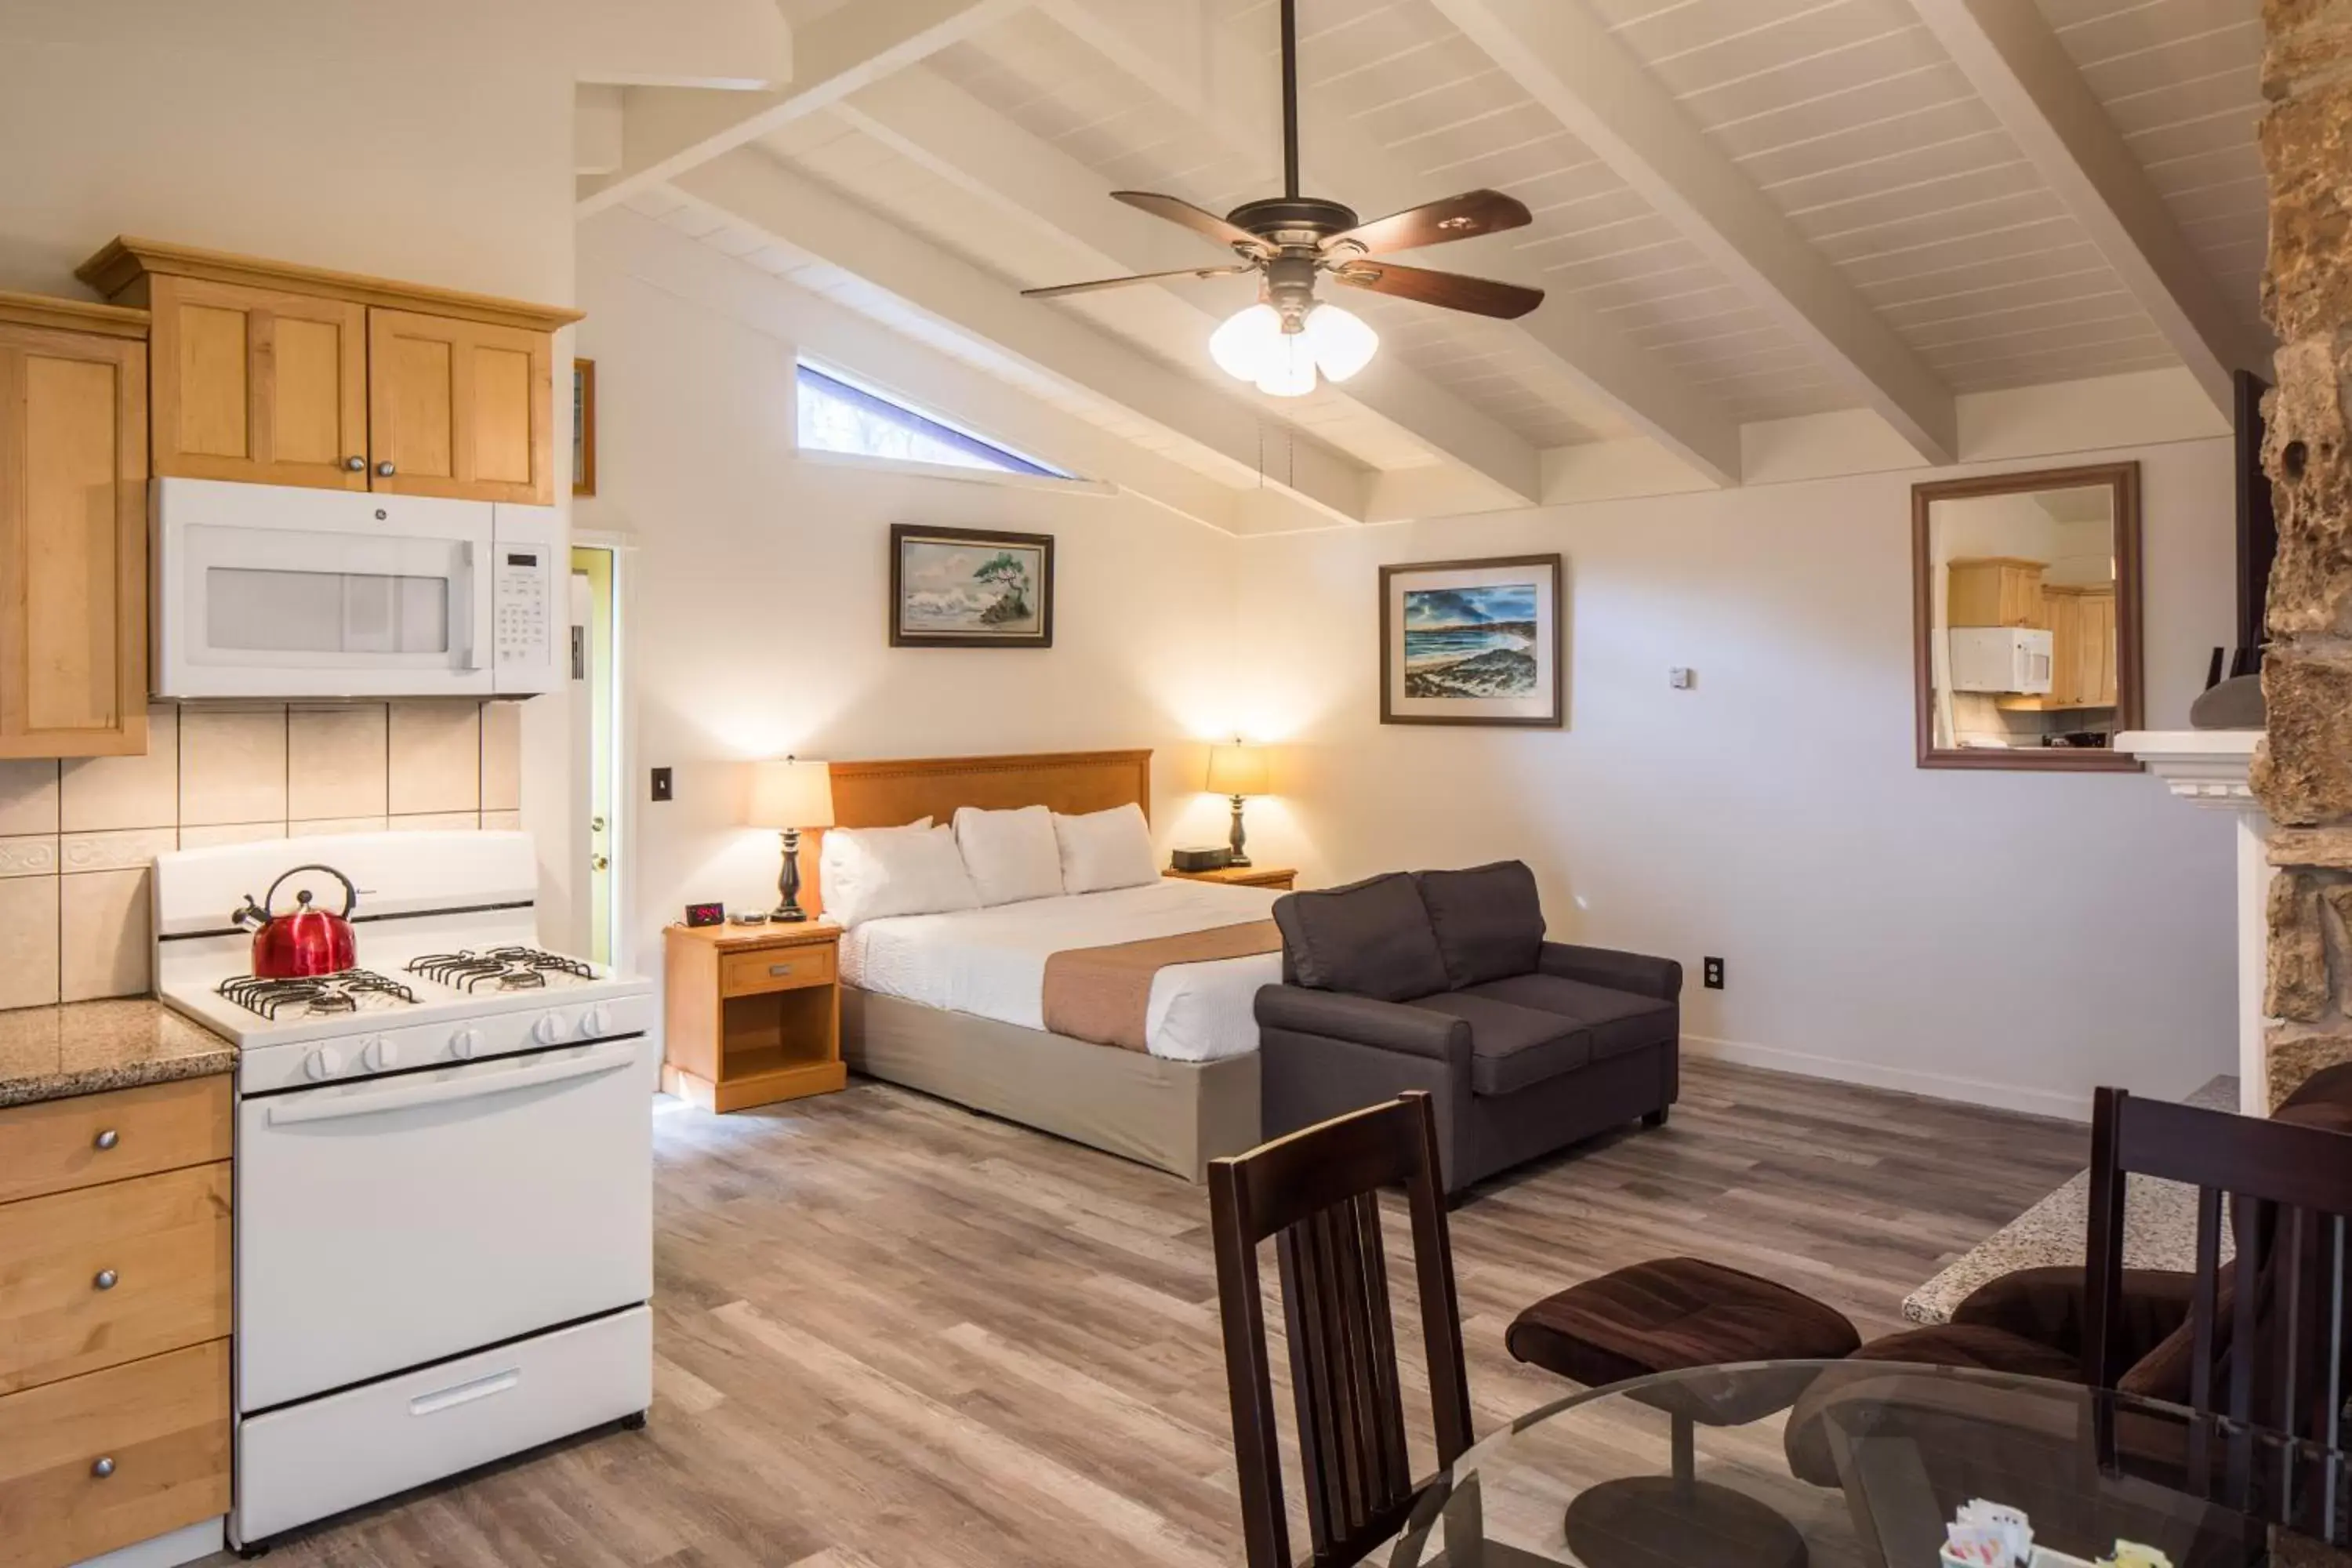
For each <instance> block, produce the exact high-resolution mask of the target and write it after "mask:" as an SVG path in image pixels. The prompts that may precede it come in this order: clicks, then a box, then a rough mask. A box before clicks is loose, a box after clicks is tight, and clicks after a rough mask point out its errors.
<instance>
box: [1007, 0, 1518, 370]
mask: <svg viewBox="0 0 2352 1568" xmlns="http://www.w3.org/2000/svg"><path fill="white" fill-rule="evenodd" d="M1282 177H1283V179H1282V183H1283V194H1282V195H1278V196H1268V197H1266V198H1265V199H1264V200H1261V201H1255V202H1244V203H1243V204H1242V205H1240V206H1237V207H1235V208H1234V210H1233V211H1231V212H1229V213H1227V214H1226V215H1225V216H1223V217H1219V216H1217V215H1216V214H1214V213H1213V212H1210V211H1208V210H1207V209H1206V208H1203V207H1197V206H1194V205H1192V203H1190V202H1187V201H1181V200H1179V199H1178V198H1177V197H1175V196H1169V195H1160V194H1159V193H1158V192H1155V191H1113V192H1112V193H1111V195H1112V196H1113V197H1114V198H1115V199H1117V200H1118V201H1122V202H1125V203H1126V204H1127V205H1129V206H1131V207H1135V208H1138V209H1139V210H1140V211H1143V212H1147V213H1150V215H1151V216H1154V217H1160V218H1166V219H1167V220H1168V221H1169V222H1171V223H1175V224H1181V225H1183V226H1185V227H1186V228H1189V229H1191V230H1192V232H1193V233H1195V234H1197V235H1200V236H1202V237H1203V238H1207V239H1212V240H1214V241H1215V242H1216V243H1218V244H1219V245H1223V246H1227V247H1231V248H1232V250H1233V251H1234V254H1235V255H1236V256H1238V257H1239V258H1241V259H1240V260H1239V261H1238V262H1236V263H1234V264H1231V265H1227V266H1218V267H1186V268H1176V269H1175V270H1173V271H1169V272H1144V273H1139V274H1137V275H1135V276H1134V277H1130V278H1103V279H1096V280H1094V281H1092V282H1087V283H1063V284H1059V285H1056V286H1055V287H1053V288H1047V289H1023V290H1022V293H1023V294H1024V296H1025V297H1027V298H1029V299H1032V300H1055V299H1060V298H1062V297H1063V296H1065V295H1070V294H1087V293H1091V292H1093V291H1094V290H1096V289H1123V288H1125V287H1127V286H1128V285H1129V284H1132V283H1162V282H1167V281H1169V280H1171V279H1178V278H1237V277H1242V276H1245V275H1247V274H1250V273H1258V274H1261V275H1263V277H1264V279H1265V282H1264V285H1263V286H1262V288H1261V289H1260V290H1259V295H1258V302H1257V303H1256V304H1255V305H1252V306H1250V307H1249V308H1248V309H1247V310H1242V311H1240V312H1238V313H1236V314H1235V315H1234V316H1233V317H1232V318H1230V319H1229V320H1227V321H1225V323H1224V324H1223V325H1222V326H1220V327H1219V328H1218V329H1217V330H1216V331H1214V332H1213V333H1212V334H1211V335H1210V338H1209V353H1210V356H1211V357H1212V358H1213V359H1214V360H1215V361H1216V362H1217V363H1218V365H1219V366H1220V367H1221V368H1223V370H1224V371H1225V372H1226V373H1227V374H1231V375H1234V376H1236V377H1238V378H1240V379H1241V380H1243V381H1248V382H1255V384H1256V385H1257V388H1258V390H1259V391H1261V392H1265V393H1270V394H1272V395H1275V396H1276V397H1300V396H1304V395H1306V394H1307V393H1310V392H1312V391H1314V390H1315V384H1316V374H1317V373H1318V371H1319V372H1320V373H1321V374H1322V375H1323V377H1324V378H1325V379H1327V380H1330V381H1345V380H1347V379H1348V378H1349V376H1351V375H1353V374H1356V373H1357V372H1358V371H1360V370H1361V369H1363V368H1364V366H1365V365H1367V364H1369V363H1371V359H1372V355H1373V354H1374V353H1376V352H1378V350H1379V348H1380V346H1381V340H1380V336H1379V334H1378V333H1376V332H1374V331H1372V329H1371V328H1370V327H1369V326H1367V325H1366V324H1365V323H1364V321H1362V320H1361V318H1360V317H1358V316H1356V315H1355V314H1354V313H1353V312H1351V311H1348V310H1341V309H1340V308H1339V306H1337V305H1333V304H1328V303H1326V302H1323V301H1320V300H1317V299H1316V298H1315V284H1316V280H1317V279H1318V278H1325V277H1328V278H1329V279H1331V280H1332V281H1333V282H1334V283H1340V284H1344V285H1346V286H1347V287H1349V288H1350V289H1370V290H1371V291H1372V292H1373V293H1375V294H1389V295H1393V296H1395V297H1396V298H1398V299H1401V300H1418V301H1420V302H1421V303H1423V304H1424V305H1437V306H1441V307H1443V308H1444V309H1445V310H1467V311H1470V312H1472V313H1473V314H1475V315H1481V316H1495V317H1498V318H1500V319H1502V320H1504V321H1510V320H1513V319H1515V318H1517V317H1519V316H1524V315H1526V314H1527V313H1528V311H1530V310H1534V309H1535V308H1536V307H1537V306H1538V305H1540V304H1542V303H1543V298H1544V297H1543V290H1542V289H1523V288H1521V287H1519V286H1518V285H1517V284H1516V283H1497V282H1495V281H1493V280H1491V279H1485V278H1472V277H1468V276H1465V274H1463V273H1459V272H1433V271H1431V270H1430V269H1428V268H1423V267H1406V266H1402V265H1400V264H1399V263H1397V262H1393V261H1387V260H1380V259H1375V258H1379V257H1382V256H1385V255H1386V254H1387V253H1388V252H1390V251H1392V250H1412V249H1415V248H1418V247H1421V246H1424V245H1442V244H1444V243H1445V242H1446V241H1448V240H1454V239H1475V238H1476V237H1478V236H1480V235H1483V234H1496V233H1500V232H1501V231H1502V230H1504V229H1509V228H1517V227H1519V226H1521V225H1523V224H1527V223H1529V222H1531V221H1533V216H1532V215H1531V214H1529V213H1528V209H1527V207H1526V206H1525V205H1522V204H1521V203H1519V202H1517V201H1516V200H1514V199H1513V198H1511V197H1509V196H1507V195H1503V194H1502V193H1501V192H1500V191H1485V190H1480V191H1465V192H1464V193H1462V194H1461V195H1455V196H1447V197H1445V198H1444V199H1443V200H1441V201H1434V202H1424V203H1423V204H1422V205H1420V206H1417V207H1409V208H1407V209H1406V210H1405V211H1403V212H1401V213H1392V214H1391V215H1390V216H1387V217H1384V218H1376V219H1374V220H1373V221H1372V222H1370V223H1365V222H1363V221H1362V220H1360V218H1358V217H1357V216H1356V213H1355V210H1354V209H1353V208H1351V207H1348V206H1345V205H1341V204H1340V203H1339V202H1334V201H1326V200H1324V199H1322V198H1321V197H1318V196H1303V195H1299V194H1298V16H1297V0H1282Z"/></svg>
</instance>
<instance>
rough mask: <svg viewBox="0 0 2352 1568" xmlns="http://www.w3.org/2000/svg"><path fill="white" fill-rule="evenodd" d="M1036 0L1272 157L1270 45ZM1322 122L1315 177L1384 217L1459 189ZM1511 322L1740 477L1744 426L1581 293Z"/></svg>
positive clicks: (1311, 150) (1277, 133) (1489, 249)
mask: <svg viewBox="0 0 2352 1568" xmlns="http://www.w3.org/2000/svg"><path fill="white" fill-rule="evenodd" d="M1038 8H1039V9H1040V10H1042V11H1044V12H1045V14H1046V15H1048V16H1052V17H1053V18H1054V20H1055V22H1057V23H1058V24H1060V25H1061V26H1063V27H1064V28H1065V29H1066V30H1067V31H1069V32H1070V33H1072V34H1074V35H1076V37H1078V38H1079V39H1081V40H1082V41H1084V42H1085V43H1087V45H1089V46H1090V47H1093V48H1094V49H1095V50H1096V51H1097V53H1099V54H1101V55H1102V56H1103V57H1104V58H1107V59H1108V60H1109V61H1110V62H1111V63H1112V64H1114V65H1116V66H1118V68H1120V69H1122V70H1124V71H1126V72H1127V73H1128V74H1129V76H1132V77H1134V78H1135V79H1137V80H1138V81H1141V82H1145V83H1148V84H1149V85H1150V86H1151V87H1153V88H1155V89H1158V90H1159V91H1160V93H1161V95H1162V96H1163V97H1165V98H1166V99H1167V100H1168V101H1169V102H1170V103H1171V105H1173V106H1174V107H1175V108H1176V109H1178V110H1180V111H1181V112H1182V113H1184V114H1185V115H1187V116H1188V117H1189V118H1190V119H1191V120H1192V121H1193V122H1194V125H1195V127H1196V128H1197V129H1198V130H1199V131H1200V132H1201V133H1202V134H1203V135H1209V136H1214V137H1216V138H1218V139H1220V140H1221V141H1223V142H1224V143H1225V145H1227V146H1228V147H1229V148H1231V149H1233V150H1234V151H1236V152H1242V153H1257V154H1260V155H1263V156H1265V158H1266V159H1267V161H1268V163H1269V166H1272V165H1273V163H1274V160H1275V156H1276V153H1278V151H1279V149H1280V147H1281V135H1282V127H1281V122H1280V119H1279V115H1278V105H1279V103H1280V101H1281V99H1280V82H1279V76H1278V69H1277V67H1276V64H1275V61H1274V58H1273V56H1272V55H1271V54H1270V53H1261V52H1253V51H1250V50H1247V49H1243V48H1240V47H1236V46H1235V45H1234V42H1233V40H1232V39H1231V38H1230V37H1228V36H1226V34H1225V31H1224V30H1223V29H1222V28H1220V29H1218V30H1217V32H1216V34H1215V36H1214V37H1211V38H1209V39H1208V40H1206V42H1207V48H1208V53H1207V58H1195V59H1191V60H1181V59H1180V60H1176V61H1173V62H1171V59H1170V58H1168V57H1169V56H1170V55H1171V53H1181V51H1179V50H1176V49H1175V48H1174V47H1173V40H1171V37H1168V36H1165V35H1164V31H1163V34H1162V35H1155V34H1154V33H1153V32H1152V31H1151V26H1150V24H1151V22H1152V20H1153V15H1152V13H1150V11H1149V10H1147V9H1146V8H1145V5H1144V0H1038ZM1194 53H1195V54H1196V55H1197V54H1198V53H1199V51H1198V50H1197V49H1196V50H1195V51H1194ZM1318 129H1320V127H1318V126H1314V125H1310V127H1309V128H1308V130H1307V133H1306V135H1305V137H1304V142H1305V146H1304V149H1303V151H1304V161H1305V163H1306V164H1307V169H1308V171H1309V173H1310V174H1311V176H1312V177H1311V178H1310V179H1309V180H1308V182H1307V183H1308V184H1309V185H1310V186H1312V187H1314V188H1315V191H1316V194H1318V195H1328V196H1330V197H1332V198H1334V199H1337V200H1343V201H1345V202H1347V203H1348V204H1349V205H1350V206H1353V207H1355V208H1356V210H1357V211H1359V212H1360V213H1362V214H1363V215H1364V216H1367V217H1376V216H1381V215H1382V214H1386V213H1391V212H1396V211H1399V210H1402V208H1405V207H1409V206H1412V205H1415V204H1417V203H1420V202H1424V201H1430V200H1433V199H1435V198H1436V197H1439V196H1444V195H1452V194H1453V193H1452V192H1451V191H1446V190H1431V189H1428V188H1426V186H1427V183H1426V182H1425V181H1417V180H1412V179H1409V178H1408V177H1406V174H1405V173H1404V171H1403V170H1402V169H1401V168H1399V167H1398V166H1397V164H1396V162H1395V161H1394V160H1393V159H1391V158H1390V157H1389V156H1388V155H1387V154H1386V153H1382V152H1381V151H1380V150H1379V149H1378V148H1376V147H1374V146H1373V145H1371V144H1370V142H1366V141H1365V140H1364V139H1363V137H1362V136H1361V135H1360V134H1355V133H1354V132H1355V131H1356V128H1354V127H1345V126H1336V125H1335V126H1332V127H1330V128H1329V131H1328V133H1325V134H1318V133H1317V132H1318ZM1267 194H1268V195H1273V194H1275V193H1274V192H1273V191H1271V190H1269V192H1268V193H1267ZM1412 259H1413V261H1414V262H1415V263H1417V264H1421V265H1426V266H1432V267H1438V268H1448V269H1455V270H1460V271H1465V272H1475V273H1478V274H1479V275H1481V276H1483V277H1488V278H1493V279H1498V280H1500V281H1502V282H1507V283H1517V284H1519V285H1521V286H1522V287H1525V288H1530V289H1542V288H1546V287H1547V285H1548V283H1549V279H1547V278H1546V277H1545V276H1544V274H1543V272H1542V270H1541V268H1538V266H1537V265H1536V264H1535V263H1534V262H1533V261H1532V260H1531V259H1529V258H1527V257H1526V256H1525V255H1524V254H1522V253H1521V252H1519V251H1517V249H1515V248H1513V247H1508V246H1507V245H1505V244H1504V243H1502V241H1501V240H1500V239H1497V238H1488V239H1484V240H1472V241H1467V242H1464V243H1461V244H1455V245H1449V246H1447V247H1444V251H1443V253H1442V254H1433V255H1429V256H1426V257H1423V256H1415V257H1413V258H1412ZM1512 326H1513V327H1514V328H1515V329H1516V330H1517V331H1519V332H1521V333H1523V334H1524V335H1525V336H1526V337H1527V338H1528V341H1529V342H1532V343H1534V344H1535V345H1536V346H1537V347H1538V348H1539V349H1541V350H1542V351H1544V353H1547V354H1548V355H1549V356H1550V357H1551V358H1552V359H1553V360H1554V361H1555V362H1556V363H1557V364H1558V366H1559V370H1560V371H1561V372H1562V373H1563V374H1565V375H1567V376H1568V377H1569V379H1570V380H1571V381H1573V382H1574V383H1575V384H1577V386H1578V388H1579V390H1580V391H1581V392H1582V393H1583V394H1584V395H1586V396H1588V397H1590V398H1591V400H1592V401H1594V402H1596V403H1598V404H1600V405H1602V406H1603V407H1606V408H1608V409H1610V410H1612V412H1614V413H1615V414H1616V415H1617V416H1619V417H1621V418H1622V419H1623V420H1624V421H1625V422H1626V423H1627V424H1629V425H1631V426H1633V428H1634V429H1635V430H1636V431H1638V432H1640V433H1641V434H1642V435H1644V436H1646V437H1650V438H1651V439H1652V440H1654V441H1656V442H1657V443H1658V444H1659V445H1660V446H1662V447H1665V448H1666V450H1667V451H1668V452H1670V453H1671V454H1673V455H1674V457H1675V458H1677V459H1678V460H1680V461H1681V462H1682V463H1684V464H1685V465H1687V466H1688V467H1689V468H1692V469H1693V470H1695V471H1696V473H1697V474H1699V475H1700V476H1701V477H1702V478H1703V479H1706V482H1707V483H1708V484H1710V485H1716V486H1725V485H1736V484H1738V482H1739V427H1738V425H1737V424H1736V423H1734V422H1733V420H1732V419H1731V418H1730V417H1729V416H1727V415H1725V414H1724V413H1722V412H1721V411H1719V410H1718V409H1717V408H1716V407H1714V406H1713V405H1711V404H1709V403H1708V401H1707V400H1706V397H1704V396H1703V395H1700V394H1699V393H1698V392H1696V390H1694V389H1693V388H1692V387H1691V386H1690V384H1688V383H1687V382H1685V381H1684V380H1683V379H1682V377H1681V376H1679V375H1678V374H1675V372H1674V370H1673V369H1672V368H1671V367H1670V366H1668V365H1666V364H1665V363H1664V362H1662V361H1660V360H1659V359H1658V358H1657V357H1656V356H1655V355H1654V354H1650V353H1645V352H1644V351H1643V350H1641V349H1639V348H1638V347H1636V346H1635V345H1634V344H1633V342H1631V341H1630V340H1629V339H1627V338H1626V337H1625V336H1624V334H1623V333H1622V331H1619V329H1618V328H1617V327H1615V326H1614V325H1612V323H1610V322H1608V321H1604V320H1602V319H1601V317H1600V316H1599V315H1598V314H1596V313H1595V312H1594V311H1592V310H1591V309H1589V308H1588V307H1586V306H1585V305H1584V304H1583V303H1582V302H1580V301H1579V300H1575V299H1574V298H1572V297H1570V296H1567V295H1563V294H1559V293H1554V294H1552V295H1551V296H1550V297H1549V298H1548V299H1547V300H1545V301H1544V303H1543V305H1542V306H1541V307H1540V308H1539V309H1538V310H1536V312H1535V313H1534V314H1533V315H1529V316H1524V317H1521V318H1520V319H1519V320H1518V321H1516V322H1514V323H1512Z"/></svg>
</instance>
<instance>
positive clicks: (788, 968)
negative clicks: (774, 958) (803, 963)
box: [768, 963, 793, 980]
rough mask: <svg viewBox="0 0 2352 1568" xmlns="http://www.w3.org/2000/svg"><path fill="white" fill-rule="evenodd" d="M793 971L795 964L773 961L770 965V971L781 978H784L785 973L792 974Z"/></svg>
mask: <svg viewBox="0 0 2352 1568" xmlns="http://www.w3.org/2000/svg"><path fill="white" fill-rule="evenodd" d="M792 972H793V966H792V965H791V964H789V963H772V964H770V965H768V973H771V974H772V975H774V976H775V977H776V978H777V979H779V980H782V978H783V977H784V976H785V975H787V974H790V973H792Z"/></svg>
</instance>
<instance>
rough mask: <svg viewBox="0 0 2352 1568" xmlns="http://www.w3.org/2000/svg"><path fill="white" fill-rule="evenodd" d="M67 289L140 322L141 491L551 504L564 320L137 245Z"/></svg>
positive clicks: (519, 305)
mask: <svg viewBox="0 0 2352 1568" xmlns="http://www.w3.org/2000/svg"><path fill="white" fill-rule="evenodd" d="M79 277H80V278H81V279H82V280H83V281H84V282H86V283H88V284H89V285H90V286H91V287H92V288H95V289H99V290H100V292H101V293H103V294H105V295H106V296H107V297H108V298H109V299H110V300H114V301H115V302H117V303H118V304H126V305H137V306H142V307H145V308H148V309H150V310H152V312H153V314H154V317H155V353H154V367H153V375H154V406H155V422H154V426H155V431H154V464H155V471H156V472H157V473H158V474H162V475H179V476H186V477H190V478H196V479H242V480H247V481H251V482H255V483H260V484H285V485H305V486H310V487H312V488H320V487H332V488H339V489H375V490H383V491H388V492H391V493H394V494H404V495H429V496H448V497H454V498H456V499H458V500H494V501H520V502H528V503H530V504H533V505H539V506H551V505H553V504H554V501H555V473H554V461H555V417H554V406H553V398H554V377H553V363H554V350H553V342H554V333H555V331H556V329H557V328H559V327H562V326H565V325H567V324H569V323H570V322H572V321H578V320H579V319H580V315H579V312H578V311H576V310H558V309H554V308H552V307H550V306H544V305H533V304H528V303H525V302H523V301H521V300H500V299H495V298H492V297H490V296H488V295H483V294H467V293H461V292H458V291H457V290H454V289H430V288H425V287H423V286H421V285H417V284H410V283H400V282H394V281H392V280H390V279H382V278H370V277H364V276H362V275H360V274H357V273H349V272H330V271H325V270H322V269H320V268H310V267H295V266H289V265H285V264H281V263H278V262H272V261H261V260H257V259H255V258H251V257H245V256H236V255H231V254H228V253H226V252H222V251H211V250H197V249H194V248H191V247H186V246H177V245H165V244H162V243H159V242H157V241H153V240H146V239H131V238H122V239H118V240H116V241H114V242H113V243H112V244H111V245H109V246H108V247H106V248H105V249H104V250H101V251H100V252H99V253H98V254H97V255H96V256H94V257H92V258H90V259H89V261H87V262H85V263H83V264H82V267H81V269H80V272H79Z"/></svg>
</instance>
